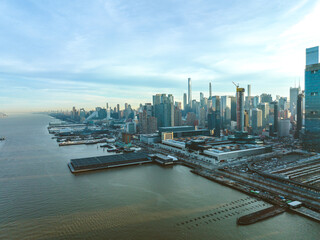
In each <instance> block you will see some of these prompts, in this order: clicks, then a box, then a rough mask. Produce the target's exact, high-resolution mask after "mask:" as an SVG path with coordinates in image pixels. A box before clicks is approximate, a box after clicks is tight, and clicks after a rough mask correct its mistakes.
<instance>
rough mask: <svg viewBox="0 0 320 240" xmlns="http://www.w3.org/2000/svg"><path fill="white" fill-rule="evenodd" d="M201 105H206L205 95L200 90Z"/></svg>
mask: <svg viewBox="0 0 320 240" xmlns="http://www.w3.org/2000/svg"><path fill="white" fill-rule="evenodd" d="M200 106H201V107H203V106H204V95H203V92H200Z"/></svg>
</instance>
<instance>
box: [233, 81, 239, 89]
mask: <svg viewBox="0 0 320 240" xmlns="http://www.w3.org/2000/svg"><path fill="white" fill-rule="evenodd" d="M232 83H233V85H235V86H236V88H237V89H238V88H239V83H238V84H236V83H235V82H234V81H232Z"/></svg>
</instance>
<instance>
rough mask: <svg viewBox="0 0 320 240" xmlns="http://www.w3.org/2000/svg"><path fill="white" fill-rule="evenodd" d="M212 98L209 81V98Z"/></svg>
mask: <svg viewBox="0 0 320 240" xmlns="http://www.w3.org/2000/svg"><path fill="white" fill-rule="evenodd" d="M211 98H212V88H211V82H209V99H211Z"/></svg>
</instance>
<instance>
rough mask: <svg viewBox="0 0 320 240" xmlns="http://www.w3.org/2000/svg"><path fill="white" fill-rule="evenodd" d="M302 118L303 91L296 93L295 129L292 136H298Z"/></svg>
mask: <svg viewBox="0 0 320 240" xmlns="http://www.w3.org/2000/svg"><path fill="white" fill-rule="evenodd" d="M302 119H303V93H300V94H299V95H298V101H297V129H296V132H295V135H294V137H295V138H299V134H300V131H301V129H302Z"/></svg>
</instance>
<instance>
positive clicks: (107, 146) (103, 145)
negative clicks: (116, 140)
mask: <svg viewBox="0 0 320 240" xmlns="http://www.w3.org/2000/svg"><path fill="white" fill-rule="evenodd" d="M100 147H102V148H105V147H106V148H113V146H112V145H110V144H102V145H100Z"/></svg>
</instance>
